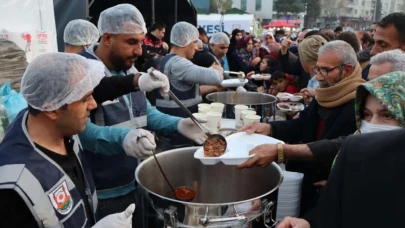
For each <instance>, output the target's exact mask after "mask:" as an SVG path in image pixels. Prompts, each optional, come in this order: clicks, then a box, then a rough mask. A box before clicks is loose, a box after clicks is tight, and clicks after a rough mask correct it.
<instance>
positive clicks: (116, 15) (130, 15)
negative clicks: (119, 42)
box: [97, 4, 147, 35]
mask: <svg viewBox="0 0 405 228" xmlns="http://www.w3.org/2000/svg"><path fill="white" fill-rule="evenodd" d="M97 27H98V30H100V35H103V34H104V33H111V34H140V33H145V34H146V32H147V31H146V24H145V21H144V20H143V16H142V14H141V12H139V10H138V9H137V8H136V7H135V6H133V5H131V4H119V5H116V6H114V7H111V8H108V9H106V10H104V11H103V12H101V14H100V18H99V19H98V26H97Z"/></svg>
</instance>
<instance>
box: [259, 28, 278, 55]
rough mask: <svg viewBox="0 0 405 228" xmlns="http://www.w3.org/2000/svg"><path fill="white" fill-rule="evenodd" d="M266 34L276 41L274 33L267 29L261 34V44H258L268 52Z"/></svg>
mask: <svg viewBox="0 0 405 228" xmlns="http://www.w3.org/2000/svg"><path fill="white" fill-rule="evenodd" d="M266 36H271V37H272V38H273V40H274V42H276V39H274V35H273V32H271V31H268V32H266V33H265V34H263V35H262V45H261V46H260V48H263V49H265V50H266V51H267V52H268V53H270V49H269V47H267V45H268V43H267V41H266Z"/></svg>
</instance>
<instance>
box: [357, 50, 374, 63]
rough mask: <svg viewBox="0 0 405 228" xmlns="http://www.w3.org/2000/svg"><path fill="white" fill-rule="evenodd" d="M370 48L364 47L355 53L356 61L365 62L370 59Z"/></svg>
mask: <svg viewBox="0 0 405 228" xmlns="http://www.w3.org/2000/svg"><path fill="white" fill-rule="evenodd" d="M370 51H371V50H370V49H364V50H362V51H360V52H359V53H357V61H358V62H359V63H365V62H367V61H370V58H371V55H370Z"/></svg>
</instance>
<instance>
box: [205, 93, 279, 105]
mask: <svg viewBox="0 0 405 228" xmlns="http://www.w3.org/2000/svg"><path fill="white" fill-rule="evenodd" d="M233 93H237V94H255V95H257V94H260V96H265V97H272V98H273V99H274V101H273V102H265V103H263V102H262V103H260V102H258V103H255V102H252V103H249V104H245V105H263V104H272V103H275V102H276V101H277V97H275V96H273V95H270V94H265V93H257V92H248V91H246V92H245V91H243V92H236V91H225V92H224V91H222V92H214V93H210V94H207V96H206V98H207V100H209V101H210V102H219V101H215V100H213V99H212V98H211V97H212V96H214V95H217V94H233ZM224 104H227V105H238V104H241V103H234V102H229V103H224Z"/></svg>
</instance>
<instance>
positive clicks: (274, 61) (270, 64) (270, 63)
mask: <svg viewBox="0 0 405 228" xmlns="http://www.w3.org/2000/svg"><path fill="white" fill-rule="evenodd" d="M263 60H266V62H267V66H268V67H270V68H271V67H276V66H278V61H277V59H275V58H274V57H273V56H271V55H266V56H264V57H263Z"/></svg>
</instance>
